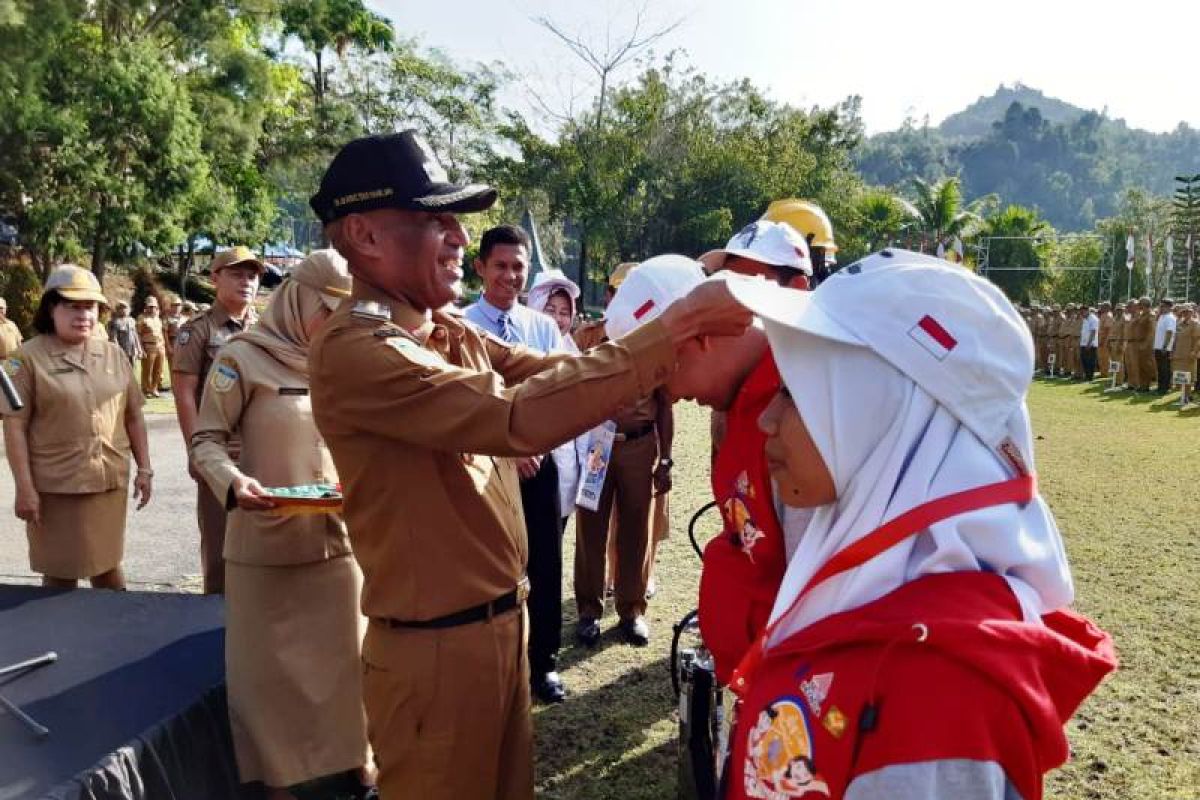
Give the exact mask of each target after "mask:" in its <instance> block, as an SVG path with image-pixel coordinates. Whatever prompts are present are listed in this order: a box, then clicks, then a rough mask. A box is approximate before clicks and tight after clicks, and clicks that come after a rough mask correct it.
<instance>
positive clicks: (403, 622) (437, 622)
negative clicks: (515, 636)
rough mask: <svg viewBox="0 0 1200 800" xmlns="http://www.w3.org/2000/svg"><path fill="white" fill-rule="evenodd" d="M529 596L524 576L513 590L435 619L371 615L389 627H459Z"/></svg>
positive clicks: (489, 615) (494, 614)
mask: <svg viewBox="0 0 1200 800" xmlns="http://www.w3.org/2000/svg"><path fill="white" fill-rule="evenodd" d="M527 597H529V579H528V578H522V579H521V582H520V583H519V584H518V585H517V588H515V589H513V590H512V591H511V592H506V593H505V594H502V595H500V596H499V597H497V598H496V599H495V600H491V601H489V602H487V603H480V604H479V605H477V606H471V607H470V608H464V609H463V610H462V611H455V612H454V613H452V614H446V615H445V616H442V617H434V618H433V619H411V620H409V619H393V618H392V617H371V619H372V620H374V621H375V622H378V623H380V624H382V625H386V626H387V627H389V628H418V629H421V630H441V629H443V628H457V627H459V626H460V625H470V624H472V623H474V622H483V621H484V620H489V619H491V618H492V617H494V616H496V615H497V614H503V613H505V612H506V611H512V610H513V609H514V608H516V607H518V606H519V605H521V603H524V602H525V598H527Z"/></svg>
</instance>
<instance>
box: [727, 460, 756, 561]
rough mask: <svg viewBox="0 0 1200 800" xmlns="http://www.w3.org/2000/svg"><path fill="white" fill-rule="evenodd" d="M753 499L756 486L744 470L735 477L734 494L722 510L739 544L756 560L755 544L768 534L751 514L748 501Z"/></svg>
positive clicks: (750, 557)
mask: <svg viewBox="0 0 1200 800" xmlns="http://www.w3.org/2000/svg"><path fill="white" fill-rule="evenodd" d="M753 499H754V487H753V486H751V485H750V478H749V476H748V475H746V471H745V470H742V471H741V472H740V473H739V474H738V476H737V477H736V478H734V481H733V494H732V495H731V496H730V497H729V499H728V500H726V501H725V505H724V507H723V508H722V511H724V512H725V519H726V520H727V521H728V522H729V525H730V528H731V529H732V531H733V533H734V535H735V536H737V540H738V545H739V546H740V547H741V550H742V552H743V553H745V554H746V557H747V558H749V559H750V561H751V562H753V561H754V545H756V544H758V541H759V539H762V538H763V537H765V536H766V534H765V533H763V531H762V529H761V528H759V527H758V524H757V523H755V521H754V518H753V517H751V516H750V508H749V506H747V504H746V503H747V501H749V500H753Z"/></svg>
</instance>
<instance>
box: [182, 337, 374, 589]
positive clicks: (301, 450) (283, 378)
mask: <svg viewBox="0 0 1200 800" xmlns="http://www.w3.org/2000/svg"><path fill="white" fill-rule="evenodd" d="M234 439H240V441H241V444H240V454H239V455H240V462H239V463H238V464H235V463H234V461H233V459H232V458H230V454H229V449H228V448H229V446H230V443H231V441H233V440H234ZM191 458H192V464H193V465H195V467H196V470H197V471H198V472H199V473H200V475H201V476H202V477H203V478H204V480H205V482H207V483H208V486H209V488H211V489H212V491H213V494H215V495H216V496H217V497H218V498H220V499H222V500H225V501H228V502H230V506H229V507H230V508H231V509H232V510H231V511H230V513H229V520H228V522H227V523H226V527H225V559H226V560H227V561H236V562H239V563H242V564H257V565H266V566H279V565H286V564H308V563H311V562H314V561H324V560H326V559H329V558H332V557H334V556H340V555H345V554H346V553H349V552H350V540H349V539H348V538H347V536H346V526H345V524H344V523H343V522H342V518H341V515H338V514H309V515H299V516H294V517H280V516H275V515H273V514H270V513H266V512H262V511H243V510H242V509H240V508H237V507H236V506H235V505H233V504H232V500H233V498H232V497H231V496H230V492H229V489H230V486H231V485H232V483H233V480H234V478H237V477H239V476H241V475H249V476H250V477H252V478H255V479H257V480H258V482H259V483H261V484H262V485H263V486H266V487H279V486H298V485H301V484H307V483H337V480H338V477H337V472H336V471H335V469H334V466H333V459H332V458H331V457H330V455H329V450H328V448H326V447H325V443H324V442H323V441H322V440H321V435H320V434H319V433H317V427H316V425H315V424H314V423H313V419H312V405H311V404H310V401H309V392H308V376H306V375H302V374H300V373H298V372H296V371H295V370H293V369H291V368H289V367H287V366H285V365H284V364H283V363H282V362H280V361H278V360H276V359H275V358H273V357H272V356H271V355H270V354H268V353H267V352H266V351H265V350H263V349H262V348H260V347H258V346H257V345H254V344H251V343H249V342H242V341H235V342H231V343H230V344H229V345H228V346H226V347H225V349H223V350H222V351H221V354H220V355H219V356H218V357H217V363H216V366H215V367H214V368H213V369H212V370H211V371H210V372H209V376H208V389H207V391H205V392H204V399H203V401H202V402H201V403H200V416H199V419H198V421H197V423H196V432H195V434H193V436H192V448H191Z"/></svg>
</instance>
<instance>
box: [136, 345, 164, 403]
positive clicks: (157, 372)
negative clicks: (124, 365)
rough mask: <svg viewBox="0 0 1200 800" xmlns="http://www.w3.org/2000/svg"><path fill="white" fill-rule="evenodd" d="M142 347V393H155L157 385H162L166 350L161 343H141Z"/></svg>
mask: <svg viewBox="0 0 1200 800" xmlns="http://www.w3.org/2000/svg"><path fill="white" fill-rule="evenodd" d="M142 348H143V349H144V350H145V351H146V356H145V358H143V359H142V394H157V393H158V387H160V386H162V379H163V367H164V366H166V361H167V350H166V348H164V347H162V346H161V345H160V346H158V347H155V346H154V345H150V344H143V345H142Z"/></svg>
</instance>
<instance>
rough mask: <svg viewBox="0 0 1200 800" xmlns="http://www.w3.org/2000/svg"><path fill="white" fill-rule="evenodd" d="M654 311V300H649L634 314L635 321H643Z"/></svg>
mask: <svg viewBox="0 0 1200 800" xmlns="http://www.w3.org/2000/svg"><path fill="white" fill-rule="evenodd" d="M653 310H654V300H647V301H646V302H644V303H642V304H641V305H640V306H638V308H637V311H634V312H633V318H634V319H639V320H640V319H641V318H642V317H644V316H646V315H647V314H649V313H650V312H651V311H653Z"/></svg>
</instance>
